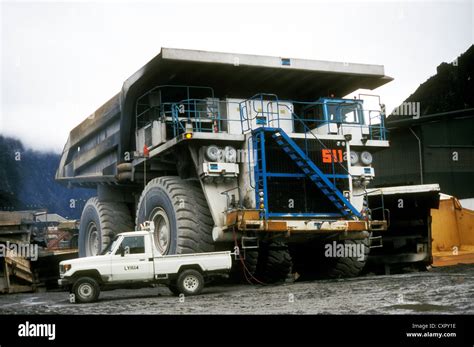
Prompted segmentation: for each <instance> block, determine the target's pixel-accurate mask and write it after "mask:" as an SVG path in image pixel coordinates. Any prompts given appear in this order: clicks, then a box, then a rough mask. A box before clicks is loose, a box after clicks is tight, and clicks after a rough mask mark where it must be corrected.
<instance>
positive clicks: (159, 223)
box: [150, 207, 171, 254]
mask: <svg viewBox="0 0 474 347" xmlns="http://www.w3.org/2000/svg"><path fill="white" fill-rule="evenodd" d="M151 215H152V217H151V218H150V219H151V220H152V221H153V223H154V225H155V245H156V247H157V248H158V250H159V251H160V253H161V254H167V252H168V249H169V243H170V236H171V235H170V234H171V232H170V223H169V219H168V215H167V214H166V212H165V210H163V209H162V208H161V207H158V208H155V209H154V210H153V211H152V213H151Z"/></svg>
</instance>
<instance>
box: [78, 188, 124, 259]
mask: <svg viewBox="0 0 474 347" xmlns="http://www.w3.org/2000/svg"><path fill="white" fill-rule="evenodd" d="M132 230H133V223H132V217H131V216H130V211H129V210H128V207H127V205H125V204H123V203H119V202H104V201H99V199H98V198H97V197H94V198H90V199H89V200H88V201H87V203H86V205H85V206H84V209H83V210H82V215H81V222H80V226H79V242H78V244H79V256H80V257H90V256H94V255H97V254H100V252H101V251H102V250H103V249H104V248H105V247H107V246H108V245H109V243H110V242H111V240H112V239H113V238H114V236H115V234H118V233H121V232H125V231H132Z"/></svg>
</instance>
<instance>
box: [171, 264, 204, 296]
mask: <svg viewBox="0 0 474 347" xmlns="http://www.w3.org/2000/svg"><path fill="white" fill-rule="evenodd" d="M176 287H177V288H178V291H179V293H183V294H184V295H197V294H199V293H201V291H202V288H204V277H202V275H201V273H200V272H199V271H197V270H193V269H188V270H184V271H182V272H181V273H180V274H179V275H178V280H177V281H176Z"/></svg>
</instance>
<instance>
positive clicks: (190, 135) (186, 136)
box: [184, 133, 193, 140]
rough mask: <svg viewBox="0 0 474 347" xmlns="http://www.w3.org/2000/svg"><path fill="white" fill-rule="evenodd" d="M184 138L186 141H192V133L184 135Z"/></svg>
mask: <svg viewBox="0 0 474 347" xmlns="http://www.w3.org/2000/svg"><path fill="white" fill-rule="evenodd" d="M184 137H185V138H186V139H188V140H189V139H192V138H193V133H186V134H184Z"/></svg>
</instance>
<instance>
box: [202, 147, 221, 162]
mask: <svg viewBox="0 0 474 347" xmlns="http://www.w3.org/2000/svg"><path fill="white" fill-rule="evenodd" d="M206 157H207V159H208V160H209V161H213V162H218V161H220V160H219V159H221V157H222V151H221V149H220V148H219V147H217V146H215V145H210V146H208V147H207V148H206Z"/></svg>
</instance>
